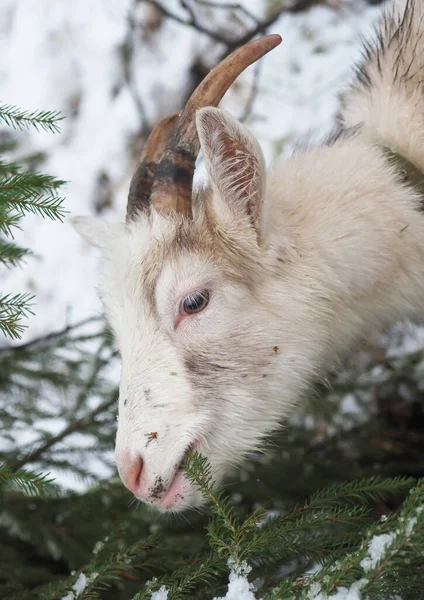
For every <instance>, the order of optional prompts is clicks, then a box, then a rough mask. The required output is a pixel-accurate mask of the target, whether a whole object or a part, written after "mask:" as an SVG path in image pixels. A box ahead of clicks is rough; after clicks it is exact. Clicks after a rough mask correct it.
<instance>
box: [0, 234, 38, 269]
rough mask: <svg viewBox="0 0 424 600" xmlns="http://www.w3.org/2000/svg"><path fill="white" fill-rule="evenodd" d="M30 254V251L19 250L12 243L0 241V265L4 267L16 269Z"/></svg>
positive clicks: (25, 249)
mask: <svg viewBox="0 0 424 600" xmlns="http://www.w3.org/2000/svg"><path fill="white" fill-rule="evenodd" d="M29 254H31V250H28V249H27V248H20V247H19V246H17V245H16V244H14V243H13V242H6V241H4V240H2V239H0V263H2V264H3V265H4V266H5V267H16V266H18V265H19V263H20V262H21V261H22V259H23V258H25V257H26V256H28V255H29Z"/></svg>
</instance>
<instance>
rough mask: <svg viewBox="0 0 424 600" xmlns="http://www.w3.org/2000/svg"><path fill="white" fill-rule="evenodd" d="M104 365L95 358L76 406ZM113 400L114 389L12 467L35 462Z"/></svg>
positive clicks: (84, 427) (82, 427)
mask: <svg viewBox="0 0 424 600" xmlns="http://www.w3.org/2000/svg"><path fill="white" fill-rule="evenodd" d="M104 366H105V364H104V362H103V361H101V360H99V359H98V360H96V363H95V366H94V368H93V370H92V374H91V375H90V377H89V379H88V381H87V384H86V385H85V386H84V388H83V389H82V390H81V391H80V393H79V394H78V397H77V399H76V405H77V406H78V405H79V404H80V403H81V399H82V398H83V397H85V396H86V395H87V393H88V392H89V391H90V389H91V387H92V385H93V383H94V381H95V379H96V378H97V376H98V374H99V371H100V369H101V368H103V367H104ZM115 402H116V390H113V392H112V393H111V394H109V396H108V397H107V398H106V400H104V401H103V402H101V403H100V404H99V405H98V406H97V407H96V408H94V409H93V410H91V411H89V412H87V414H85V415H84V416H83V417H81V418H80V419H76V420H75V421H73V422H71V423H69V425H67V426H66V427H65V428H64V429H62V431H60V432H59V433H57V434H56V435H54V436H52V437H50V438H48V439H47V440H46V441H45V442H43V443H42V444H41V445H40V446H38V448H36V449H35V450H33V451H32V452H30V453H28V454H27V455H25V456H23V457H22V458H20V459H16V460H15V461H14V462H13V463H12V468H13V469H14V470H17V469H20V468H21V467H22V466H23V465H25V464H28V463H33V462H36V461H37V460H40V458H41V457H42V456H43V454H44V453H45V452H47V450H50V448H52V447H53V446H54V445H56V444H57V443H58V442H61V441H62V440H64V439H65V438H66V437H68V436H69V435H71V434H72V433H75V432H76V431H81V430H84V429H86V428H87V427H88V426H89V425H91V423H92V422H93V420H94V419H95V417H97V415H99V414H101V413H102V412H104V411H106V410H108V409H109V408H110V407H111V406H113V404H114V403H115Z"/></svg>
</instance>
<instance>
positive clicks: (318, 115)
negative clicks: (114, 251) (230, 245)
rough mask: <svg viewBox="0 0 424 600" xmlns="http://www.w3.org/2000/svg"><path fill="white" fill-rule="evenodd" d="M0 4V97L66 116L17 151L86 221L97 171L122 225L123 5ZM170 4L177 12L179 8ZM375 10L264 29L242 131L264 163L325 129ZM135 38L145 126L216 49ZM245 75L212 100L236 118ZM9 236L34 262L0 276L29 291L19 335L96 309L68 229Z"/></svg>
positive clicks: (125, 167) (179, 39)
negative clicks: (269, 43) (264, 50)
mask: <svg viewBox="0 0 424 600" xmlns="http://www.w3.org/2000/svg"><path fill="white" fill-rule="evenodd" d="M2 4H3V7H2V11H1V12H2V15H1V18H0V35H1V36H2V39H3V47H4V52H2V54H1V55H0V80H1V84H2V97H3V98H4V100H5V101H7V102H8V103H16V104H18V105H20V106H22V107H24V108H26V109H36V108H43V109H51V110H60V111H61V112H62V113H63V114H64V115H65V116H66V119H65V121H63V124H62V134H61V135H53V134H48V133H41V134H38V133H36V132H32V131H31V132H27V133H23V134H22V135H20V139H21V141H22V153H25V154H26V153H28V152H32V151H43V152H45V153H46V154H47V160H46V162H45V163H44V164H43V165H42V169H43V170H44V171H46V172H49V173H51V174H53V175H56V176H58V177H60V178H62V179H65V180H67V181H68V182H69V183H68V186H67V190H66V196H67V201H66V206H67V208H68V210H69V211H70V212H71V213H72V214H87V213H93V212H94V205H95V202H96V200H97V197H98V196H99V193H100V192H99V187H98V181H99V177H100V176H101V175H102V174H106V175H107V177H108V178H109V181H110V186H109V187H110V189H111V193H112V206H111V207H110V208H108V209H106V210H105V212H104V214H105V216H106V218H108V219H119V220H122V219H123V216H124V211H125V199H126V198H125V196H126V192H127V190H128V184H129V180H130V176H131V171H132V169H133V168H134V159H131V158H130V156H129V146H130V141H131V137H132V136H133V135H135V134H136V133H137V131H138V128H139V126H140V117H139V115H138V112H137V108H136V106H135V103H134V101H133V98H132V96H131V93H130V91H129V90H128V88H127V86H126V85H125V82H124V81H123V76H122V64H121V58H120V57H121V48H122V45H123V44H124V42H125V40H126V36H127V33H128V22H127V18H128V10H129V7H130V6H131V5H132V3H131V2H130V0H93V1H92V2H91V3H90V11H87V9H86V2H85V1H84V0H76V1H75V2H72V3H69V2H67V1H66V0H54V1H53V0H3V3H2ZM242 4H243V6H245V7H246V8H248V9H250V10H251V11H252V12H254V13H255V14H257V15H261V14H263V13H264V11H265V10H266V8H267V2H266V1H265V0H256V1H253V0H245V1H244V2H242ZM171 5H173V6H174V8H175V10H176V11H178V10H179V3H177V2H173V3H171ZM218 12H219V13H220V17H219V18H220V22H221V21H222V22H225V11H224V10H220V11H215V12H214V17H215V18H218ZM379 13H380V8H376V7H366V5H364V4H362V3H353V2H346V1H345V2H344V3H343V6H342V8H341V9H340V10H333V9H331V8H329V7H325V6H316V7H313V8H312V9H311V10H309V11H306V12H304V13H300V14H285V15H283V16H282V17H281V18H280V19H279V20H278V21H277V22H276V23H275V24H274V26H273V27H272V31H274V32H279V33H281V34H282V35H283V44H282V45H281V46H280V47H279V48H277V49H276V50H274V51H273V52H272V53H271V54H270V55H268V56H267V57H266V59H264V60H263V61H262V65H261V69H262V72H261V77H260V80H259V93H258V96H257V98H256V101H255V103H254V106H253V112H252V115H251V117H250V118H249V120H248V122H247V124H248V125H249V127H250V128H251V129H252V130H253V131H254V133H255V134H256V135H257V136H258V138H259V140H260V142H261V144H262V146H263V148H264V152H265V154H266V157H267V159H268V161H269V160H271V158H272V157H274V156H275V154H276V153H278V152H279V151H280V150H283V152H285V153H288V152H290V151H291V149H292V148H293V147H294V144H295V141H296V140H298V139H299V137H302V136H304V135H306V134H307V133H308V132H310V131H312V132H313V133H314V135H315V136H316V137H321V136H322V135H323V134H325V133H327V132H328V131H329V130H330V129H331V128H332V126H333V124H334V116H335V114H336V112H337V109H338V99H337V94H338V92H339V91H340V89H341V87H342V85H343V84H344V83H345V82H346V77H347V74H348V72H349V70H350V67H351V65H352V63H353V61H354V60H356V59H357V58H358V56H359V43H358V35H359V33H364V32H365V31H367V30H368V29H369V26H370V24H371V23H372V22H373V21H374V20H375V19H376V17H377V16H378V14H379ZM140 14H141V15H143V11H141V12H140ZM93 23H96V26H95V27H93ZM154 35H156V34H154ZM139 37H140V38H141V40H140V41H139V42H138V43H137V44H136V48H135V55H134V62H133V69H132V73H133V76H134V83H135V87H136V89H137V92H138V94H139V96H140V98H141V101H142V103H143V105H144V107H145V111H146V114H147V115H148V118H149V120H156V119H157V118H158V117H161V116H164V115H165V114H167V113H169V112H171V111H174V110H175V109H178V108H179V107H180V105H181V100H182V97H183V93H184V89H185V87H186V84H187V80H188V76H189V74H188V70H189V67H190V64H191V62H192V60H193V59H194V57H196V56H202V55H205V56H209V55H211V56H212V57H214V56H215V55H216V49H215V46H216V44H215V43H212V42H211V41H210V40H209V39H208V38H207V37H206V36H205V35H201V34H199V33H197V32H196V31H194V30H193V29H191V28H188V27H183V26H181V25H179V24H176V23H174V22H172V21H169V20H166V21H165V22H164V24H163V25H162V26H161V30H160V31H159V32H158V33H157V37H153V39H152V40H149V39H148V38H147V36H146V37H145V38H143V35H142V34H140V35H139ZM176 47H177V48H178V51H175V49H176ZM252 77H253V69H248V72H246V74H243V75H242V77H240V81H239V84H238V85H237V86H234V89H233V90H230V92H229V93H228V95H227V98H226V99H224V101H223V103H222V105H223V106H224V107H225V108H227V109H228V110H230V111H231V112H232V113H233V114H234V115H235V116H240V115H241V114H242V113H243V112H244V106H245V103H246V101H247V100H248V98H249V94H250V90H251V83H252ZM29 90H30V92H29ZM16 237H17V241H18V242H19V241H21V240H22V241H24V243H25V244H26V245H28V246H29V247H31V248H32V249H33V250H34V252H35V253H36V255H37V256H39V257H40V258H39V259H38V260H37V261H36V260H34V259H29V260H28V262H27V264H26V265H25V266H24V267H23V268H22V269H13V270H11V271H10V272H8V273H5V274H3V287H4V288H5V289H7V290H10V291H11V292H12V291H21V292H25V291H29V292H34V293H35V294H36V316H35V317H32V318H31V320H30V327H29V329H28V332H27V334H26V336H25V337H26V338H32V337H34V336H38V335H42V334H44V333H47V332H49V331H52V330H55V329H58V328H61V327H62V326H63V325H64V324H65V323H66V322H67V321H68V320H69V318H70V319H71V321H76V320H79V319H82V318H84V317H86V316H87V315H92V314H98V313H99V312H101V307H100V303H99V301H98V300H97V297H96V294H95V289H94V282H95V280H96V272H97V265H98V254H97V251H96V250H93V249H91V248H89V247H88V246H87V244H86V243H85V242H83V241H82V240H81V239H80V238H79V237H78V236H77V234H76V233H75V232H74V231H73V229H72V228H71V226H70V225H69V222H66V223H65V224H59V223H51V222H49V221H42V220H41V219H40V218H37V217H33V216H31V217H28V218H27V219H26V222H25V224H24V232H23V233H18V235H17V236H16ZM69 315H70V317H69Z"/></svg>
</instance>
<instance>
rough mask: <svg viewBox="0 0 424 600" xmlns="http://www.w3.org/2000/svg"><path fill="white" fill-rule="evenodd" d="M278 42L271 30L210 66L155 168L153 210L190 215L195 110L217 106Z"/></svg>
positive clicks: (196, 150) (196, 146)
mask: <svg viewBox="0 0 424 600" xmlns="http://www.w3.org/2000/svg"><path fill="white" fill-rule="evenodd" d="M280 43H281V37H280V36H279V35H277V34H272V35H266V36H263V37H261V38H259V39H257V40H253V41H251V42H249V43H247V44H245V45H244V46H242V47H241V48H238V49H237V50H235V51H234V52H232V53H231V54H230V55H229V56H227V58H225V59H224V60H223V61H222V62H220V63H219V64H218V65H217V66H216V67H215V68H213V69H212V70H211V71H210V73H208V75H207V76H206V77H205V79H204V80H203V81H202V82H201V83H200V84H199V86H198V87H197V89H196V90H195V91H194V92H193V94H192V95H191V96H190V98H189V100H188V102H187V104H186V106H185V108H184V110H183V111H182V113H181V115H180V117H179V119H178V121H177V124H176V126H175V130H174V132H173V134H172V137H171V138H170V140H169V142H168V144H167V146H166V149H165V151H164V153H163V156H162V158H161V159H160V161H159V164H158V166H157V168H156V173H155V178H154V182H153V188H152V194H151V197H150V204H151V206H153V207H154V208H155V209H156V210H158V211H160V212H163V213H169V212H171V211H176V212H179V213H183V214H185V215H187V216H190V215H191V195H192V186H193V175H194V167H195V163H196V158H197V155H198V153H199V149H200V143H199V138H198V136H197V131H196V123H195V115H196V111H197V110H198V109H199V108H202V107H204V106H217V105H218V104H219V102H220V101H221V99H222V97H223V96H224V94H225V92H226V91H227V90H228V88H229V87H230V86H231V84H232V83H233V82H234V81H235V80H236V79H237V77H238V76H239V75H240V73H242V72H243V71H244V70H245V69H246V68H247V67H248V66H249V65H251V64H252V63H254V62H256V61H257V60H258V59H259V58H262V56H264V55H265V54H267V53H268V52H269V51H270V50H272V49H273V48H275V47H276V46H278V45H279V44H280Z"/></svg>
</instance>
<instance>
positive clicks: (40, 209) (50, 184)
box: [0, 171, 67, 221]
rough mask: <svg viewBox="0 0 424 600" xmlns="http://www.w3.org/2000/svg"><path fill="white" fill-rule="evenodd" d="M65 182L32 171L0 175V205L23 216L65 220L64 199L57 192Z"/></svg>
mask: <svg viewBox="0 0 424 600" xmlns="http://www.w3.org/2000/svg"><path fill="white" fill-rule="evenodd" d="M64 183H65V182H63V181H61V180H58V179H56V178H55V177H51V176H50V175H43V174H42V173H36V172H32V171H26V172H20V173H6V174H4V175H2V174H0V203H1V204H3V205H4V210H5V209H6V207H12V208H14V209H15V210H17V211H18V212H20V213H21V214H22V215H23V214H25V213H33V214H38V215H40V216H42V217H49V218H50V219H52V220H55V219H58V220H60V221H61V220H63V217H64V216H65V214H66V212H67V211H65V210H64V208H63V202H64V199H63V198H61V197H59V196H58V195H57V190H58V188H59V187H60V186H62V185H63V184H64Z"/></svg>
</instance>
